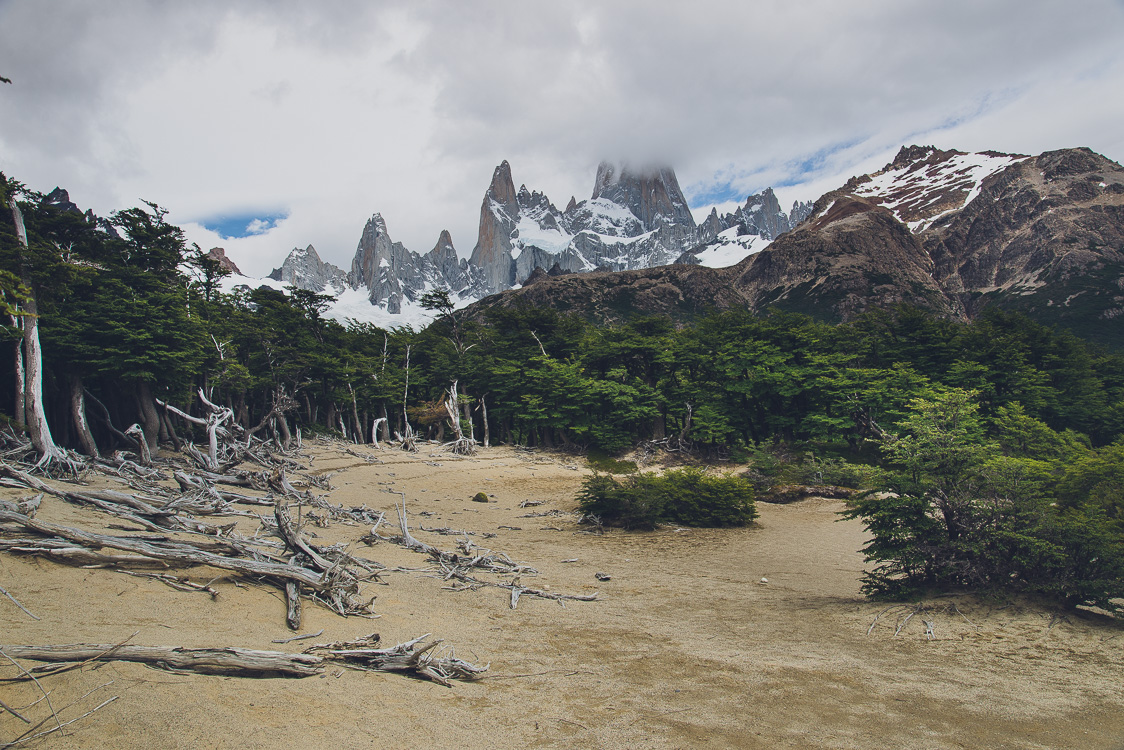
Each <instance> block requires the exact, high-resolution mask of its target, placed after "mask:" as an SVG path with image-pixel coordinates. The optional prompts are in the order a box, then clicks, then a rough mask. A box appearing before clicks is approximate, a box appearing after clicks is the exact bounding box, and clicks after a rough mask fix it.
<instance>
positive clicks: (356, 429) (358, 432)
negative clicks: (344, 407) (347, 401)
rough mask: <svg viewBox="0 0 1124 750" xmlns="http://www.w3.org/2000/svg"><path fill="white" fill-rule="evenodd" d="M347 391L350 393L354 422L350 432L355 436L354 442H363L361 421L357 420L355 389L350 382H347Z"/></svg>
mask: <svg viewBox="0 0 1124 750" xmlns="http://www.w3.org/2000/svg"><path fill="white" fill-rule="evenodd" d="M347 392H348V393H350V394H351V419H352V421H353V422H354V425H353V427H352V430H351V433H352V435H354V436H355V442H356V443H361V442H363V423H362V422H360V421H359V404H358V403H356V401H355V389H354V388H352V387H351V383H348V384H347Z"/></svg>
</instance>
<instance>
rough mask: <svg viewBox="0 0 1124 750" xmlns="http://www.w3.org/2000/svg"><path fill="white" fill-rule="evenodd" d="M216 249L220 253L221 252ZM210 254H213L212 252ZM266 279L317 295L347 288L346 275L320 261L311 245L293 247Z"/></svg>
mask: <svg viewBox="0 0 1124 750" xmlns="http://www.w3.org/2000/svg"><path fill="white" fill-rule="evenodd" d="M216 249H217V250H219V251H220V252H221V250H222V249H221V248H216ZM211 252H212V253H214V250H212V251H211ZM268 278H271V279H273V280H274V281H280V282H282V283H284V284H286V285H287V286H295V287H297V288H298V289H307V290H308V291H310V292H318V293H319V292H323V291H324V290H325V289H328V290H329V292H333V293H335V294H339V293H340V292H342V291H343V290H344V288H345V287H346V286H347V275H346V274H345V273H344V272H343V269H342V268H339V267H337V266H334V265H332V264H331V263H325V262H324V261H322V260H321V259H320V254H319V253H317V252H316V248H315V247H313V246H312V245H309V246H308V247H305V248H299V247H294V248H293V249H292V250H290V251H289V255H288V257H287V258H285V262H284V263H282V264H281V267H280V268H275V269H273V272H272V273H271V274H269V276H268Z"/></svg>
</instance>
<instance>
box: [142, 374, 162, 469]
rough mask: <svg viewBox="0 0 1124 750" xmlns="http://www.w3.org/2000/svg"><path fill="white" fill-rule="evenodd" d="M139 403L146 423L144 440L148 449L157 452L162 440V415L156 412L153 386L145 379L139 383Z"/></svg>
mask: <svg viewBox="0 0 1124 750" xmlns="http://www.w3.org/2000/svg"><path fill="white" fill-rule="evenodd" d="M137 403H138V404H139V406H140V416H141V420H142V421H143V422H144V424H142V425H141V427H142V428H143V429H144V441H145V442H146V443H148V450H149V451H150V452H152V453H155V452H156V449H157V448H158V447H159V440H160V415H159V414H157V413H156V400H155V399H154V398H153V397H152V387H151V386H150V385H149V384H148V383H147V382H145V381H143V380H142V381H140V382H139V383H138V384H137Z"/></svg>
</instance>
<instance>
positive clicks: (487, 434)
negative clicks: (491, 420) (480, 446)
mask: <svg viewBox="0 0 1124 750" xmlns="http://www.w3.org/2000/svg"><path fill="white" fill-rule="evenodd" d="M487 398H488V394H487V393H485V394H484V395H483V396H481V397H480V409H481V411H482V412H483V414H482V415H481V416H482V417H483V419H484V447H485V448H488V447H490V446H491V442H492V433H491V430H490V428H489V427H488V403H487V401H486V400H485V399H487Z"/></svg>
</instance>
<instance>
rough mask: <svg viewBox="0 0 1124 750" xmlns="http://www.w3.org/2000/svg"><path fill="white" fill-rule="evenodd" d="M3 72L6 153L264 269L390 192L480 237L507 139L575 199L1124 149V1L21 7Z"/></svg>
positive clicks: (784, 186)
mask: <svg viewBox="0 0 1124 750" xmlns="http://www.w3.org/2000/svg"><path fill="white" fill-rule="evenodd" d="M0 76H4V77H6V78H9V79H11V80H12V83H11V84H10V85H9V84H4V83H0V171H3V172H4V173H5V174H7V175H8V176H10V177H14V178H16V179H18V180H20V181H21V182H23V183H25V184H26V185H27V186H28V187H30V188H31V189H34V190H39V191H43V192H46V191H49V190H51V189H53V188H54V187H55V186H61V187H64V188H66V189H68V190H69V192H70V197H71V200H73V201H74V202H75V203H77V204H78V205H79V206H81V207H82V208H92V209H93V210H94V211H95V213H98V214H101V215H108V214H110V213H111V212H112V211H114V210H118V209H124V208H129V207H132V206H137V205H141V201H143V200H147V201H153V202H155V203H158V204H160V205H161V206H163V207H165V208H167V209H168V211H169V214H168V217H169V220H170V221H172V222H174V223H176V224H179V225H180V226H182V227H183V228H184V230H185V232H186V234H187V237H188V239H189V241H191V242H195V243H198V244H199V246H200V247H202V248H203V249H208V248H210V247H215V246H220V247H224V248H225V249H226V251H227V254H228V255H229V256H230V257H231V258H232V259H233V260H234V261H235V262H236V263H238V264H239V266H240V267H241V269H242V270H243V272H245V273H247V274H248V275H251V276H262V275H265V274H267V273H268V272H269V271H270V269H272V268H274V267H276V266H280V265H281V262H282V261H283V260H284V258H285V256H286V254H287V253H288V252H289V251H290V250H291V249H292V248H294V247H298V246H299V247H305V246H306V245H309V244H311V245H314V246H315V247H316V249H317V251H318V252H319V253H320V255H321V257H322V258H323V259H324V260H327V261H331V262H333V263H335V264H336V265H338V266H341V267H343V268H344V269H345V270H346V269H348V268H350V263H351V258H352V257H353V255H354V253H355V247H356V245H357V243H358V241H359V237H360V234H361V232H362V229H363V226H364V224H365V223H366V221H367V220H368V219H369V218H370V216H371V215H372V214H373V213H376V212H378V213H381V214H382V215H383V217H384V218H385V220H386V223H387V228H388V231H389V234H390V235H391V237H392V238H393V239H395V240H397V241H400V242H402V243H403V244H405V245H406V246H407V247H408V248H410V249H411V250H415V251H417V252H421V253H424V252H427V251H429V250H430V249H431V248H432V247H433V246H434V244H435V243H436V241H437V237H438V235H439V233H440V232H441V230H442V229H448V230H449V231H450V233H451V234H452V237H453V242H454V245H455V246H456V248H457V251H458V252H459V254H460V255H461V256H462V257H467V256H468V255H469V254H470V253H471V251H472V247H473V245H474V244H475V242H476V235H477V229H478V224H479V216H480V204H481V200H482V198H483V195H484V191H485V190H486V189H487V187H488V184H489V182H490V180H491V176H492V172H493V170H494V169H495V167H496V165H498V164H499V163H500V162H501V161H502V160H505V159H506V160H508V161H509V162H510V164H511V169H512V173H513V177H514V179H515V183H516V185H519V184H521V183H523V184H526V185H527V187H528V188H530V189H532V190H541V191H544V192H545V193H546V194H547V195H548V196H549V197H550V199H551V200H552V201H553V202H554V203H555V204H556V205H558V206H560V207H564V206H565V205H566V203H567V202H568V201H569V199H570V196H571V195H573V196H576V197H577V198H578V200H581V199H583V198H588V197H589V196H590V193H591V191H592V189H593V180H594V174H595V171H596V167H597V164H598V162H600V161H602V160H605V159H608V160H627V161H633V162H637V163H663V164H669V165H670V166H672V167H673V168H674V169H675V171H676V174H677V175H678V178H679V182H680V185H681V186H682V188H683V191H684V193H685V194H686V196H687V198H688V200H689V202H690V203H691V207H692V210H693V211H694V212H695V214H696V217H698V218H700V219H701V218H702V217H704V216H705V215H706V214H707V213H708V212H709V210H710V207H711V205H718V206H719V209H720V211H722V210H731V209H732V208H733V207H734V205H736V204H737V203H740V202H744V200H745V198H746V197H747V196H748V195H750V194H751V193H754V192H758V191H760V190H762V189H764V188H766V187H770V186H772V187H773V188H774V189H775V191H776V193H777V195H778V197H779V198H780V200H781V202H782V205H784V206H788V205H790V204H791V203H792V201H794V200H814V199H815V198H817V197H818V196H819V195H821V194H822V193H824V192H826V191H827V190H830V189H833V188H836V187H838V186H840V185H841V184H842V183H843V182H845V181H846V179H847V178H848V177H849V176H851V175H855V174H863V173H867V172H870V171H873V170H876V169H879V168H881V167H882V166H883V165H885V164H886V163H887V162H889V161H890V160H891V159H892V158H893V156H894V154H895V153H896V151H897V150H898V148H899V147H901V146H902V145H908V144H915V143H916V144H922V145H935V146H938V147H940V148H958V149H961V150H965V151H978V150H987V149H991V150H997V151H1004V152H1010V153H1028V154H1037V153H1040V152H1042V151H1047V150H1051V149H1057V148H1068V147H1074V146H1088V147H1089V148H1092V149H1093V150H1094V151H1097V152H1099V153H1101V154H1104V155H1105V156H1107V157H1109V158H1111V159H1113V160H1115V161H1121V160H1124V127H1122V124H1124V0H1082V2H1080V3H1061V2H1055V1H1054V0H1048V1H1047V0H989V2H979V1H978V0H941V1H940V2H921V1H920V0H864V1H863V2H838V0H802V1H801V2H798V3H797V2H785V1H783V0H738V1H731V2H717V1H710V2H708V1H706V0H701V1H697V2H692V3H683V2H667V1H663V0H643V1H641V0H617V1H614V2H604V1H603V0H600V1H596V2H594V1H589V2H587V1H585V0H572V1H570V2H565V3H550V4H547V3H535V2H515V1H514V0H512V1H511V2H498V1H489V0H480V1H478V2H456V1H454V0H448V1H443V0H415V1H414V2H409V3H405V2H398V3H389V2H383V3H380V2H370V1H369V0H318V2H315V3H313V2H307V0H239V2H228V1H227V0H192V2H174V1H172V0H167V1H164V2H156V1H151V2H144V1H143V0H102V1H99V2H97V3H93V2H88V1H87V0H51V1H50V2H43V1H42V0H0ZM208 227H209V228H208Z"/></svg>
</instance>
